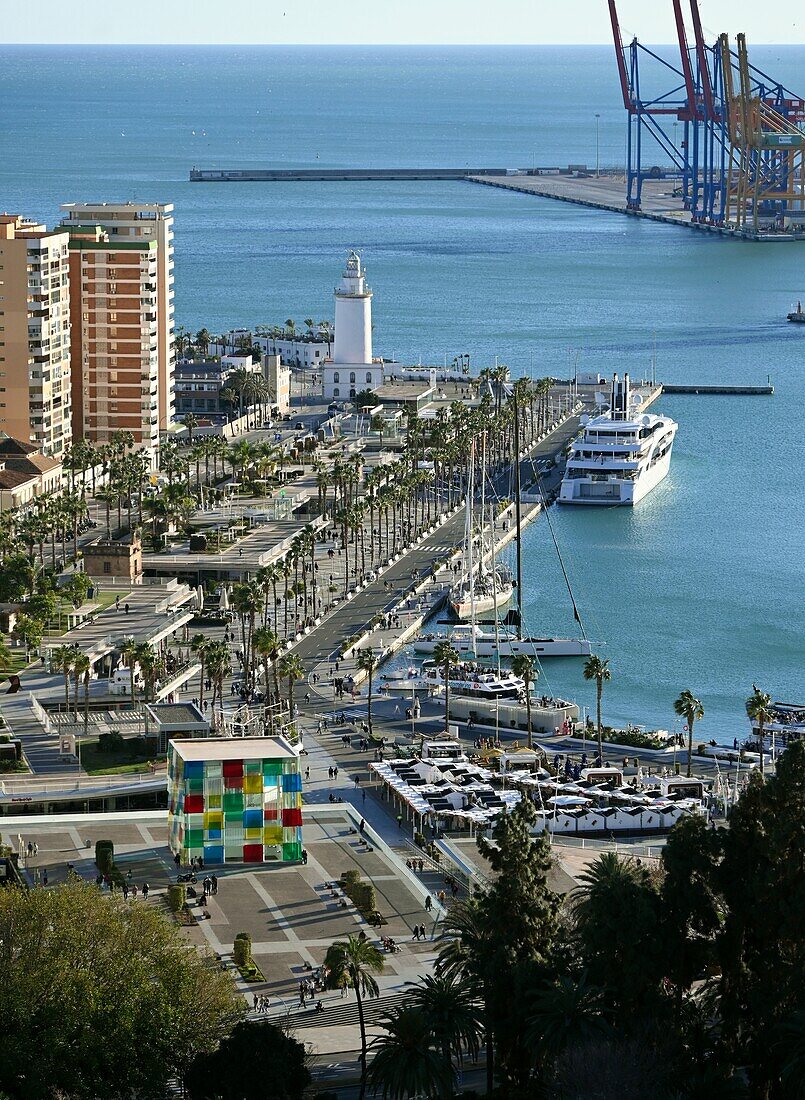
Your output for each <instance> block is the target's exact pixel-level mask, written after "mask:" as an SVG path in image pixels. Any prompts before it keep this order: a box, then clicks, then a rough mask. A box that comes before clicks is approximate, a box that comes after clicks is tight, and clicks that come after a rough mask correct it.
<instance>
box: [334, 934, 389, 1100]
mask: <svg viewBox="0 0 805 1100" xmlns="http://www.w3.org/2000/svg"><path fill="white" fill-rule="evenodd" d="M324 967H325V970H326V971H327V986H328V988H329V989H345V988H346V989H354V990H355V1000H356V1001H357V1004H358V1024H359V1025H360V1029H361V1088H360V1096H359V1100H363V1098H364V1096H365V1095H366V1020H365V1019H364V1014H363V1000H364V997H379V996H380V989H379V988H378V984H377V982H376V981H375V977H374V976H375V974H382V973H383V970H384V967H385V963H384V961H383V956H382V954H381V953H380V951H378V949H377V948H376V947H375V946H374V944H372V943H370V942H369V941H368V940H360V939H358V937H357V936H349V938H348V939H346V940H337V941H336V942H335V943H333V944H331V945H330V947H328V948H327V954H326V955H325V957H324Z"/></svg>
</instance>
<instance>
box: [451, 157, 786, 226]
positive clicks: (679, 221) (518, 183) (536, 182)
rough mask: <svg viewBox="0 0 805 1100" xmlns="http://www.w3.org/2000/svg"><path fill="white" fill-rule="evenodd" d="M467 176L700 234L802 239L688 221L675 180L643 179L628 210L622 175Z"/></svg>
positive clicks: (548, 171)
mask: <svg viewBox="0 0 805 1100" xmlns="http://www.w3.org/2000/svg"><path fill="white" fill-rule="evenodd" d="M467 179H468V180H469V181H470V182H471V183H480V184H484V185H485V186H486V187H502V188H503V189H504V190H507V191H519V192H520V193H521V194H525V195H536V196H538V197H539V198H543V199H558V200H559V201H560V202H570V203H575V204H576V205H577V206H589V207H592V208H593V209H594V210H608V211H610V212H611V213H614V214H625V215H627V216H628V217H631V218H643V219H647V220H648V221H655V222H665V223H666V224H667V225H676V226H680V225H681V226H684V227H685V228H686V229H697V230H699V231H700V232H703V233H717V234H720V235H721V236H723V237H740V238H741V239H742V240H747V241H780V242H782V241H803V240H805V231H800V232H794V231H784V232H772V231H771V230H767V229H760V230H759V231H758V232H757V233H754V232H752V231H751V230H749V229H746V230H742V231H740V232H739V231H738V230H736V229H732V228H730V227H729V226H725V225H705V224H703V223H702V222H694V221H692V220H691V216H690V212H689V211H688V210H685V209H684V206H683V202H682V196H681V195H680V194H677V193H676V192H677V188H678V181H677V180H676V179H674V178H669V179H656V180H653V179H650V180H644V181H643V195H642V208H641V209H640V210H629V209H628V208H627V206H626V181H625V179H624V177H623V175H622V174H620V175H619V174H616V173H612V172H607V173H606V174H605V173H601V174H600V175H599V176H595V175H587V174H586V173H585V174H583V175H571V174H569V173H567V172H564V173H562V172H555V171H553V170H552V169H541V170H540V173H539V174H538V175H536V174H533V173H528V174H523V175H513V176H512V175H501V176H493V175H492V174H491V173H486V174H484V175H480V174H476V173H472V174H468V176H467Z"/></svg>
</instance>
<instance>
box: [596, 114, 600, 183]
mask: <svg viewBox="0 0 805 1100" xmlns="http://www.w3.org/2000/svg"><path fill="white" fill-rule="evenodd" d="M600 122H601V115H600V114H599V113H598V111H596V113H595V178H596V179H598V177H599V174H600V173H599V169H600V165H601V161H600V158H599V148H600V146H599V141H598V135H599V129H600Z"/></svg>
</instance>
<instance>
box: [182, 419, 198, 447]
mask: <svg viewBox="0 0 805 1100" xmlns="http://www.w3.org/2000/svg"><path fill="white" fill-rule="evenodd" d="M182 423H183V424H184V426H185V427H186V428H187V443H188V446H190V447H192V446H193V429H194V428H197V427H198V417H197V416H196V415H195V413H191V412H189V413H185V414H184V416H183V417H182Z"/></svg>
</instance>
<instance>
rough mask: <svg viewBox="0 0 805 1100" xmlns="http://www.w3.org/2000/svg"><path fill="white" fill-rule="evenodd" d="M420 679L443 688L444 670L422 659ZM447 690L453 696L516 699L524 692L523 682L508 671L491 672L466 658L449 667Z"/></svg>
mask: <svg viewBox="0 0 805 1100" xmlns="http://www.w3.org/2000/svg"><path fill="white" fill-rule="evenodd" d="M422 679H423V680H424V681H425V682H426V683H428V684H431V685H432V686H433V687H441V688H443V687H444V672H443V670H442V669H441V668H439V667H438V665H435V664H432V663H431V662H429V661H426V662H425V664H424V665H423V666H422ZM449 683H450V690H451V691H452V692H454V693H455V694H456V695H474V696H477V697H478V698H479V699H517V698H518V697H519V696H520V695H522V694H523V693H524V692H525V681H524V680H521V679H520V677H519V676H515V675H514V674H513V673H511V672H495V671H493V670H491V669H488V668H483V667H481V666H480V665H477V664H474V663H473V662H471V661H466V662H464V663H463V664H459V665H455V666H454V667H453V668H452V669H451V670H450V677H449Z"/></svg>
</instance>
